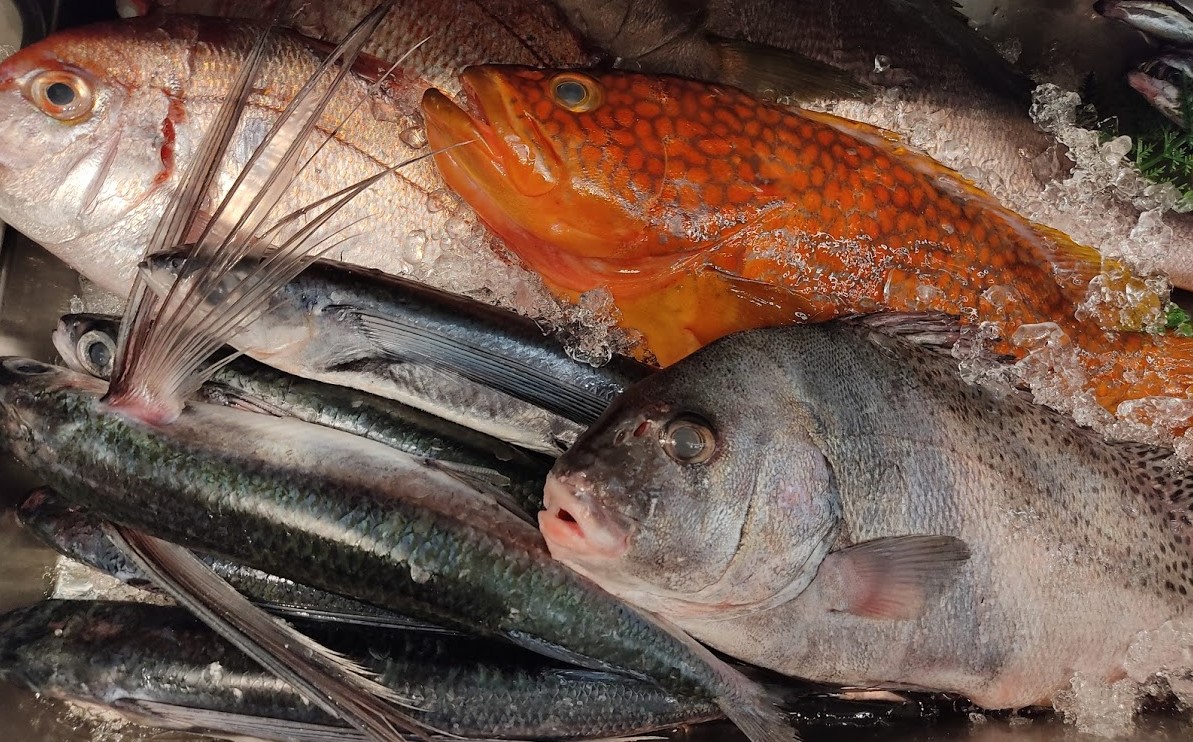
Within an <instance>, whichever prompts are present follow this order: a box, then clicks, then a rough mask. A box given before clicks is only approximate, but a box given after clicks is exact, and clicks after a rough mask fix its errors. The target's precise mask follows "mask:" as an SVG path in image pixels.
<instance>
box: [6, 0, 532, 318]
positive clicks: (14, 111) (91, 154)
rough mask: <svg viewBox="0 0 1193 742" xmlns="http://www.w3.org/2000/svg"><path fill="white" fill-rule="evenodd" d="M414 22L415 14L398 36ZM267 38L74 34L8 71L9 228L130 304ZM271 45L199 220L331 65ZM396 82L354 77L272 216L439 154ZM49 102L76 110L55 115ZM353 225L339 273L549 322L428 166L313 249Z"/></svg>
mask: <svg viewBox="0 0 1193 742" xmlns="http://www.w3.org/2000/svg"><path fill="white" fill-rule="evenodd" d="M370 4H371V3H370V2H365V3H363V5H370ZM360 5H362V4H360V3H355V4H353V7H359V6H360ZM357 17H358V16H355V15H353V16H351V20H350V21H348V22H347V25H348V26H351V25H352V24H353V23H355V21H356V20H357ZM407 19H408V16H407V15H406V14H405V13H403V15H402V19H401V21H400V22H405V20H407ZM263 31H264V28H263V27H262V26H254V25H253V24H250V23H245V22H243V21H241V22H237V21H228V20H219V19H197V18H191V17H181V16H174V17H169V16H167V17H162V18H156V19H135V20H131V21H125V22H123V23H110V24H100V25H96V26H92V27H86V28H78V29H71V30H67V31H62V32H59V33H57V34H55V35H53V36H51V37H49V38H47V39H45V40H43V41H41V42H38V43H37V44H35V45H33V46H31V47H28V48H26V49H23V50H21V51H20V52H18V53H16V54H14V55H12V56H10V57H8V58H7V59H6V60H4V62H3V63H2V64H0V121H4V122H5V123H4V126H2V127H0V219H3V220H4V221H5V222H7V223H8V224H10V225H11V226H13V227H14V228H16V229H19V230H20V231H22V232H23V233H25V234H26V235H28V236H29V237H31V238H32V239H33V240H35V241H37V242H38V243H40V244H42V245H43V246H45V247H46V248H48V249H49V250H50V251H51V252H53V253H54V254H55V255H57V256H59V257H60V258H62V259H63V260H64V261H65V262H67V263H68V264H69V265H70V266H71V267H73V268H75V269H76V270H78V271H79V272H80V273H82V274H83V275H84V276H86V277H87V278H89V279H91V280H92V281H94V282H95V283H96V284H98V285H99V286H100V287H101V288H103V289H105V290H107V291H110V292H113V293H116V294H118V295H120V296H121V297H124V296H126V295H127V293H128V290H129V287H130V286H131V285H132V279H133V276H134V274H135V272H136V266H137V262H138V261H139V260H140V259H141V257H142V255H144V254H145V252H146V248H147V246H148V244H149V242H150V239H151V237H152V234H153V229H154V226H155V225H156V224H157V222H158V220H159V219H160V217H161V215H162V213H163V212H164V211H165V209H166V206H167V204H169V203H170V202H171V199H172V198H173V197H174V195H175V193H176V191H177V189H178V187H179V184H180V182H181V177H182V174H183V173H185V172H186V170H187V168H188V166H190V164H191V163H192V162H193V161H194V156H195V150H196V147H197V146H198V143H199V140H200V138H201V136H202V134H203V133H204V132H206V131H208V130H209V128H210V127H211V126H212V125H213V123H214V122H215V120H216V115H217V111H218V109H219V107H220V103H221V102H222V101H223V100H225V99H226V98H227V97H228V96H229V93H230V86H231V84H232V80H233V79H234V78H235V77H236V73H237V71H238V70H239V69H240V68H241V65H243V63H244V61H245V57H246V54H247V53H248V51H249V49H250V48H251V46H252V44H253V42H254V40H256V39H257V38H258V37H260V36H261V34H262V33H263ZM271 38H272V41H271V43H270V47H269V49H268V50H267V53H266V58H265V69H264V71H263V76H262V78H261V81H260V83H259V84H258V86H257V89H256V91H255V94H254V95H253V96H252V97H251V99H250V101H249V104H248V108H247V110H246V112H245V115H244V116H243V118H242V119H241V121H240V123H239V124H238V128H237V130H236V133H235V135H234V138H233V140H232V144H233V146H232V147H231V149H230V156H229V158H228V159H227V161H226V162H224V164H223V165H222V166H221V168H222V169H221V170H220V172H219V174H218V177H217V178H216V182H215V185H214V186H213V190H212V192H210V193H208V194H207V195H208V196H209V197H210V199H211V201H210V202H209V203H205V204H201V205H200V214H199V216H200V217H203V216H205V215H206V216H209V215H210V214H211V213H212V211H213V206H212V205H213V204H218V203H219V202H220V199H221V198H222V196H223V195H224V194H225V193H226V192H227V191H228V189H229V187H230V185H231V183H232V180H233V178H234V177H235V175H236V174H237V173H238V172H239V171H240V169H241V167H243V165H244V164H245V162H246V161H247V160H248V158H249V157H250V155H251V154H252V152H253V150H254V148H255V146H256V145H257V144H258V143H259V142H260V141H261V140H262V138H263V137H264V135H265V133H266V131H267V130H268V128H269V127H270V126H271V125H272V124H273V122H274V121H275V120H276V118H277V115H278V112H279V111H281V110H282V109H283V108H284V107H285V105H286V103H287V102H289V100H290V99H291V98H292V97H293V96H294V94H295V93H296V92H297V90H298V89H299V87H300V86H301V85H302V84H303V83H304V82H305V81H306V80H307V79H308V78H309V77H310V76H311V74H312V73H313V72H314V70H315V68H316V67H317V65H318V64H319V61H320V59H321V56H322V55H323V54H325V53H326V50H327V44H326V43H324V42H316V41H312V40H309V39H304V38H302V37H300V36H297V35H295V34H277V35H274V36H272V37H271ZM417 40H418V39H415V41H416V42H417ZM459 42H460V40H459V38H455V37H453V42H452V43H454V44H459ZM408 50H409V47H407V48H406V49H402V50H401V51H408ZM399 56H400V55H398V54H395V56H394V58H395V59H396V58H398V57H399ZM389 66H390V65H389V64H388V63H382V62H379V61H377V60H367V59H366V60H362V61H360V62H358V63H357V65H356V67H355V69H356V71H357V72H358V73H359V75H354V76H352V77H350V78H349V79H348V80H346V81H345V84H344V85H342V86H340V88H339V89H338V91H337V93H336V96H335V98H334V99H333V100H332V102H331V104H330V105H329V107H328V108H327V110H326V111H325V112H324V114H323V115H322V116H321V118H320V120H319V124H318V131H319V133H320V134H321V135H322V137H328V135H329V134H330V133H331V132H333V131H334V132H335V136H334V137H330V138H329V139H328V141H327V142H326V143H325V144H324V145H322V146H321V147H319V151H318V154H315V155H314V159H313V160H312V162H311V166H310V167H307V168H304V169H303V170H302V171H301V173H300V174H298V175H297V176H296V178H295V180H294V183H293V187H292V188H290V189H289V191H288V192H287V193H286V194H285V195H284V197H283V199H282V201H281V203H280V204H279V205H278V207H277V210H276V212H275V213H277V214H279V215H280V214H286V213H289V212H292V211H295V210H298V209H300V208H303V207H306V206H309V205H310V204H311V203H314V202H316V201H318V200H319V199H321V198H323V197H325V196H327V195H328V194H329V193H334V192H336V191H338V190H340V189H341V188H344V187H346V186H348V185H350V184H352V183H354V182H357V181H360V180H363V179H364V178H366V177H368V176H370V175H373V174H375V173H379V172H382V171H384V170H385V168H387V167H389V166H391V165H393V164H395V163H397V162H399V161H401V160H405V159H407V158H409V157H411V156H414V155H417V154H419V153H424V154H425V153H426V152H427V150H426V142H425V137H424V135H423V133H422V126H421V119H420V115H419V111H418V96H419V95H421V93H422V91H423V90H424V89H425V88H426V85H427V83H425V82H423V81H422V80H420V79H418V78H417V77H416V76H413V75H411V74H407V73H405V72H404V71H403V70H401V69H398V70H395V71H394V72H392V73H391V74H390V75H389V76H388V77H386V78H385V82H383V83H381V84H379V85H378V84H375V83H376V82H377V81H378V80H380V79H381V78H382V77H383V73H385V72H386V70H388V69H389ZM53 86H59V87H54V88H53V89H54V90H55V91H56V92H55V95H56V96H65V97H69V98H70V102H69V103H55V102H54V101H52V100H50V98H49V97H48V93H47V92H46V91H48V90H50V88H51V87H53ZM65 97H63V98H61V100H65ZM322 137H321V138H322ZM316 146H317V145H316V144H315V143H312V144H311V145H310V147H309V148H308V150H307V151H306V152H305V155H306V156H310V155H312V154H313V153H314V152H315V148H316ZM203 221H204V219H203V218H200V219H199V222H198V224H199V226H202V222H203ZM346 225H353V227H352V229H350V230H349V233H350V234H352V235H354V239H353V240H351V241H350V242H349V243H346V244H342V245H339V246H338V247H336V249H334V250H333V251H332V252H331V253H329V254H328V255H327V257H331V258H336V259H341V260H346V261H348V262H351V263H354V264H359V265H363V266H367V267H371V268H377V269H380V270H383V271H385V272H387V273H390V274H408V275H410V276H412V277H415V278H419V279H422V280H427V281H429V282H431V283H435V284H436V285H440V286H445V287H449V288H452V289H454V290H460V291H468V290H480V289H483V288H484V289H491V291H492V296H493V297H495V299H500V300H507V301H513V297H518V299H517V301H518V302H519V303H520V305H521V306H522V307H523V308H527V309H533V308H536V307H537V309H538V310H541V311H542V312H549V311H550V302H549V300H548V301H547V302H546V303H541V302H540V299H542V298H543V295H542V291H541V289H539V288H537V287H536V282H535V280H534V279H533V277H530V276H528V275H527V274H525V273H524V272H523V271H521V270H519V269H516V268H512V267H509V266H507V265H505V263H504V262H503V261H501V260H500V259H498V258H497V257H496V256H495V254H494V248H495V247H496V244H495V242H494V241H493V239H492V238H491V237H490V236H488V235H486V234H484V230H483V229H481V227H480V226H479V224H478V223H477V222H476V219H475V217H474V216H473V215H472V214H471V212H470V210H469V209H468V208H467V207H463V206H461V205H459V204H458V203H457V202H456V201H455V198H454V197H453V196H451V195H450V194H449V193H448V192H447V191H446V190H445V189H444V187H443V184H442V181H441V179H440V178H439V176H438V174H437V173H436V172H435V169H434V165H433V164H432V163H429V162H421V163H415V164H413V165H411V166H409V167H404V168H403V169H402V170H401V171H400V173H394V174H392V175H389V176H386V177H384V178H383V179H382V180H381V182H379V183H377V184H376V185H375V186H374V187H373V188H372V189H370V190H369V191H368V192H366V193H363V194H361V195H360V196H359V197H358V198H356V199H354V200H353V201H352V203H350V204H348V205H347V206H346V207H345V208H344V209H343V210H341V211H340V213H339V214H338V215H337V216H336V218H335V219H334V220H332V221H331V222H330V223H328V224H327V225H325V226H324V227H323V228H321V230H320V232H319V235H317V236H329V235H336V234H342V230H343V229H344V227H345V226H346ZM189 239H191V240H193V239H194V234H192V235H189Z"/></svg>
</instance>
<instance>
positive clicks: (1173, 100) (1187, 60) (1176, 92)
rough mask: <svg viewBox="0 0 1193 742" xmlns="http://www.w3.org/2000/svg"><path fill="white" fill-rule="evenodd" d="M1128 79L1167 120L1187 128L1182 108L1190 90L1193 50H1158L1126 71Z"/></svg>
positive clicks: (1187, 102) (1191, 85) (1186, 104)
mask: <svg viewBox="0 0 1193 742" xmlns="http://www.w3.org/2000/svg"><path fill="white" fill-rule="evenodd" d="M1127 82H1128V83H1129V84H1130V86H1131V87H1132V88H1134V89H1135V90H1136V92H1138V93H1139V94H1140V95H1142V96H1143V97H1144V98H1145V99H1146V100H1147V102H1148V103H1150V104H1152V107H1153V108H1155V109H1156V110H1157V111H1159V112H1160V113H1162V114H1164V117H1165V118H1167V119H1168V120H1169V121H1171V122H1172V123H1174V124H1176V125H1177V126H1179V127H1181V128H1182V129H1188V128H1189V122H1188V121H1186V120H1185V111H1186V110H1187V106H1188V104H1189V94H1190V91H1193V53H1191V52H1188V51H1181V50H1179V49H1178V50H1173V51H1170V52H1167V53H1165V54H1161V55H1160V56H1158V57H1156V58H1155V59H1152V60H1150V61H1148V62H1145V63H1144V64H1143V65H1141V66H1140V67H1139V69H1137V70H1134V71H1132V72H1129V73H1127Z"/></svg>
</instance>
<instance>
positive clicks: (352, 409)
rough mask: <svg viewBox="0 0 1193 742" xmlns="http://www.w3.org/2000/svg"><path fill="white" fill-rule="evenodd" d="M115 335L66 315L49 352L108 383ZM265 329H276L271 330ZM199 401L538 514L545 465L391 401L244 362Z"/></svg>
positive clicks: (103, 321) (105, 325)
mask: <svg viewBox="0 0 1193 742" xmlns="http://www.w3.org/2000/svg"><path fill="white" fill-rule="evenodd" d="M519 319H520V318H519ZM119 328H120V323H119V320H118V319H116V318H113V317H106V316H103V315H94V314H68V315H66V316H64V317H62V318H61V319H60V320H59V322H58V328H57V329H56V330H55V331H54V347H55V348H57V349H58V352H59V354H60V355H61V356H62V358H63V362H64V363H65V364H66V366H68V367H69V368H71V369H74V370H75V371H81V372H83V373H88V374H91V375H92V376H95V377H97V378H102V379H107V378H109V377H110V376H111V373H112V363H113V361H114V359H115V355H116V340H117V335H118V333H119ZM270 329H271V330H276V329H277V328H276V326H273V325H270ZM274 337H275V339H276V338H277V335H274ZM199 394H200V396H201V397H202V398H203V399H204V400H206V401H208V402H212V403H214V404H225V405H228V406H234V407H241V408H244V409H249V410H252V411H257V412H264V413H266V414H273V415H286V416H290V417H295V418H298V419H299V420H305V421H306V422H310V423H315V424H317V425H325V426H327V427H329V428H335V429H336V430H343V431H345V432H348V433H353V434H355V435H359V436H361V437H364V438H368V439H370V440H375V441H378V442H379V443H384V444H386V445H387V446H391V447H393V448H395V449H397V450H399V451H403V452H405V453H408V454H410V455H412V456H418V457H424V458H428V459H433V460H434V461H437V462H441V463H443V464H444V465H445V466H447V467H448V468H449V469H453V470H455V471H457V472H458V473H459V474H460V475H461V476H474V477H477V478H479V479H483V480H485V481H488V482H489V483H491V484H494V485H497V486H499V487H500V488H501V489H503V490H505V491H507V492H509V493H510V495H511V497H512V499H513V501H514V504H516V506H517V507H520V508H522V509H524V510H525V511H526V512H528V513H533V512H535V511H537V510H538V507H539V505H541V503H542V482H543V479H544V478H545V477H546V474H547V470H548V469H550V459H547V458H545V457H541V456H533V455H530V454H527V453H525V452H523V451H521V450H520V449H517V448H514V447H513V446H509V445H507V444H505V443H503V442H502V441H499V440H497V439H496V438H491V437H489V436H487V435H484V434H482V433H478V432H476V431H475V430H473V429H471V428H467V427H464V426H462V425H456V424H453V423H451V422H448V421H447V420H444V419H443V418H442V417H437V416H435V415H431V414H427V413H425V412H422V411H421V410H418V409H415V408H413V407H408V406H406V405H403V404H399V403H397V402H394V401H392V400H391V399H386V398H384V397H378V396H374V395H371V394H365V393H361V392H357V391H353V390H349V389H345V388H344V387H342V386H338V385H335V384H324V383H321V382H317V381H308V380H307V379H303V378H299V377H295V376H291V375H289V374H286V373H283V372H281V371H277V370H275V369H273V368H271V367H269V366H266V365H264V364H262V363H258V362H256V361H253V360H251V359H248V358H245V357H240V358H237V359H235V360H233V361H232V362H231V363H229V364H227V365H225V366H224V367H223V368H221V369H220V370H219V371H218V372H217V373H216V374H215V376H214V377H213V378H212V379H211V380H210V381H208V382H207V383H206V384H204V386H203V387H202V388H201V389H200V390H199ZM478 396H480V398H482V399H483V398H485V397H484V395H481V394H480V393H478ZM554 450H555V451H558V449H554Z"/></svg>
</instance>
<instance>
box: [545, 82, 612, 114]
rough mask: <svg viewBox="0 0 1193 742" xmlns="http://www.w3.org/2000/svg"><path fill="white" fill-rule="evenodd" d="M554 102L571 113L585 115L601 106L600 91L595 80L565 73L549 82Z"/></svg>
mask: <svg viewBox="0 0 1193 742" xmlns="http://www.w3.org/2000/svg"><path fill="white" fill-rule="evenodd" d="M551 93H552V95H554V96H555V102H556V103H557V104H559V106H561V107H562V108H566V109H567V110H569V111H571V112H573V113H585V112H587V111H591V110H592V109H594V108H596V107H597V106H599V105H600V104H601V89H600V86H599V85H598V84H597V82H596V80H593V79H591V78H588V77H584V76H583V75H577V74H573V73H566V74H562V75H556V76H555V77H554V78H552V80H551Z"/></svg>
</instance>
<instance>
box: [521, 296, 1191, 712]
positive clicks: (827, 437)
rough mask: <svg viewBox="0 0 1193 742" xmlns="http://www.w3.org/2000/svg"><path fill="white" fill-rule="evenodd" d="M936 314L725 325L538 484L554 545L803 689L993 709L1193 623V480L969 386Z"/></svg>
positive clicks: (1107, 666)
mask: <svg viewBox="0 0 1193 742" xmlns="http://www.w3.org/2000/svg"><path fill="white" fill-rule="evenodd" d="M935 324H938V325H939V327H933V325H935ZM950 326H952V330H951V332H953V333H955V331H956V327H955V325H951V321H946V320H943V319H940V318H935V319H931V320H924V319H915V320H912V319H910V318H909V317H908V316H906V315H892V316H886V317H876V318H874V319H868V320H865V321H854V322H844V321H843V322H835V323H829V324H823V325H805V326H794V327H785V328H776V329H767V330H758V331H751V332H745V333H739V334H737V335H734V336H732V337H729V338H726V339H723V340H721V341H718V342H716V343H714V344H712V345H710V346H709V347H708V348H706V349H704V350H702V351H700V352H698V353H696V354H694V355H693V356H692V357H690V358H689V359H686V360H684V361H681V362H680V363H678V364H676V365H675V366H674V367H672V368H670V369H667V370H666V371H664V372H662V373H660V374H659V375H657V376H655V377H652V378H650V379H647V380H645V381H643V382H641V383H640V384H638V385H636V386H634V387H633V388H631V389H630V390H629V391H627V392H626V393H625V394H624V395H623V396H622V397H620V398H619V399H618V401H617V402H616V403H615V404H614V406H613V407H612V408H611V409H610V410H609V412H608V413H607V414H606V416H605V417H604V418H603V419H602V420H601V421H600V422H599V423H597V424H596V425H595V426H594V427H592V428H591V429H590V430H589V432H588V433H587V434H586V435H585V437H584V438H583V439H581V440H580V441H579V442H578V443H577V444H576V445H575V446H574V447H573V448H572V449H571V450H570V451H569V452H568V453H567V454H566V455H565V456H564V457H563V458H561V459H560V460H559V461H558V462H557V464H556V468H555V470H554V471H553V472H552V476H551V479H550V480H549V482H548V485H547V490H546V503H547V507H546V509H545V510H544V512H543V513H541V514H540V525H541V529H542V532H543V534H544V536H545V537H546V538H547V542H548V545H549V548H550V549H551V553H552V555H553V556H555V557H556V558H558V559H561V560H563V561H564V562H565V563H566V564H569V565H570V566H572V567H573V568H575V569H577V570H578V571H580V572H581V573H583V574H585V575H587V576H589V577H591V578H592V579H593V580H595V581H597V582H598V583H599V584H601V585H602V586H604V587H605V588H606V589H608V590H610V591H612V592H613V593H614V594H618V595H621V596H623V597H625V598H626V599H627V600H631V601H633V602H635V603H636V604H638V605H642V606H644V607H646V608H648V609H650V610H653V611H657V612H659V613H660V614H661V615H664V616H667V617H669V618H670V619H672V620H674V621H675V622H676V623H677V624H679V625H680V626H682V627H684V628H686V629H687V630H688V631H690V632H692V634H693V635H694V636H697V637H698V638H700V639H701V640H703V641H705V642H707V643H708V644H710V645H711V646H713V647H715V648H717V649H719V650H721V651H723V652H725V653H727V654H729V655H730V656H733V657H737V658H739V659H743V660H745V661H748V662H753V663H756V664H760V665H763V666H767V667H770V668H772V669H775V670H778V671H780V672H783V673H786V674H790V675H797V676H800V677H803V678H808V679H811V680H818V681H828V682H835V683H843V684H846V685H850V686H856V687H867V688H870V687H877V688H919V689H932V690H937V691H947V692H951V693H958V694H961V695H964V696H966V697H968V698H970V699H972V700H973V701H974V702H975V703H977V704H979V705H980V706H983V707H986V708H1020V707H1024V706H1030V705H1036V704H1047V703H1050V702H1051V701H1052V700H1053V699H1054V698H1055V697H1056V694H1058V693H1059V692H1060V691H1062V690H1065V689H1068V688H1070V681H1071V679H1072V678H1073V676H1074V674H1075V673H1079V674H1082V676H1083V677H1086V678H1088V679H1089V680H1090V681H1107V682H1111V681H1114V680H1117V679H1118V678H1120V677H1122V676H1123V674H1124V663H1125V662H1126V661H1127V647H1128V646H1129V645H1130V644H1131V642H1132V640H1133V639H1134V638H1135V637H1136V635H1137V634H1139V632H1143V631H1148V630H1153V629H1158V628H1159V627H1161V626H1162V625H1164V624H1165V623H1166V622H1168V621H1171V620H1176V621H1180V620H1186V621H1187V620H1188V619H1190V618H1193V600H1191V599H1190V597H1189V593H1190V590H1191V589H1193V568H1190V564H1191V563H1193V558H1191V557H1193V554H1191V550H1190V544H1191V543H1193V530H1191V528H1190V525H1189V518H1188V511H1189V509H1190V507H1191V506H1193V473H1191V472H1190V471H1189V469H1187V468H1185V467H1184V466H1183V465H1181V464H1179V463H1178V462H1176V461H1175V460H1174V459H1173V456H1172V452H1171V451H1170V450H1166V449H1158V448H1151V447H1148V446H1144V445H1140V444H1126V443H1113V442H1107V441H1105V440H1103V439H1102V438H1101V437H1100V436H1099V435H1098V434H1097V433H1094V432H1092V431H1090V430H1088V429H1085V428H1081V427H1078V426H1076V425H1075V424H1074V423H1073V422H1072V421H1071V420H1070V419H1068V418H1067V417H1065V416H1063V415H1059V414H1057V413H1055V412H1053V411H1051V410H1048V409H1047V408H1044V407H1040V406H1036V405H1033V404H1031V402H1030V400H1029V399H1027V398H1026V397H1025V395H1022V394H1019V393H1014V392H1012V393H1009V394H1006V395H1005V396H1003V395H1000V394H998V393H995V392H992V391H990V390H989V389H987V388H985V387H981V386H976V385H970V384H967V383H965V382H964V381H963V380H962V379H961V378H960V376H959V374H958V372H957V368H956V362H955V360H954V359H953V358H952V357H951V356H950V355H949V353H948V352H947V344H948V343H947V341H946V342H944V343H943V345H944V348H943V352H942V348H941V347H940V346H941V343H942V341H941V338H947V337H949V332H950V331H949V330H948V328H949V327H950ZM934 334H935V335H934ZM925 339H927V341H928V342H930V344H931V345H935V346H936V347H925V346H923V345H921V344H919V343H920V342H921V341H922V340H925ZM1177 625H1180V624H1177ZM1163 669H1165V668H1162V667H1155V668H1152V669H1151V670H1150V671H1152V672H1154V671H1159V670H1163ZM1168 669H1172V670H1174V671H1179V670H1180V668H1177V667H1173V668H1168ZM1141 670H1142V668H1141V667H1140V666H1139V663H1136V667H1135V669H1134V670H1133V677H1137V676H1138V675H1137V674H1138V673H1139V672H1140V671H1141ZM1144 674H1146V672H1145V673H1144Z"/></svg>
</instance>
